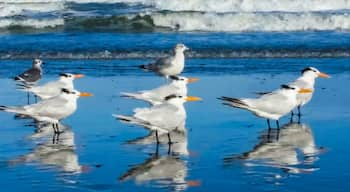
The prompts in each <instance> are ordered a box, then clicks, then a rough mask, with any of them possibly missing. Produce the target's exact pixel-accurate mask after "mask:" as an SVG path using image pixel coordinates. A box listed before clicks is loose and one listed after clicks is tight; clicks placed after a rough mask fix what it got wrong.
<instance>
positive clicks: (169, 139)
mask: <svg viewBox="0 0 350 192" xmlns="http://www.w3.org/2000/svg"><path fill="white" fill-rule="evenodd" d="M168 144H169V145H171V144H172V142H171V138H170V133H169V132H168Z"/></svg>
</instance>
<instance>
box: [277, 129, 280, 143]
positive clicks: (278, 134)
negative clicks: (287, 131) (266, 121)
mask: <svg viewBox="0 0 350 192" xmlns="http://www.w3.org/2000/svg"><path fill="white" fill-rule="evenodd" d="M279 138H280V128H278V129H277V135H276V141H278V140H279Z"/></svg>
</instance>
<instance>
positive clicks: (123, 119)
mask: <svg viewBox="0 0 350 192" xmlns="http://www.w3.org/2000/svg"><path fill="white" fill-rule="evenodd" d="M115 118H116V119H118V120H119V121H124V122H130V121H131V120H130V119H127V118H123V117H115Z"/></svg>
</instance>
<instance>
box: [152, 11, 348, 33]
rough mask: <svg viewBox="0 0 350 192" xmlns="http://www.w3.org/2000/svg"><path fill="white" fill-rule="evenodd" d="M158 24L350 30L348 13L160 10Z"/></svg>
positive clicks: (155, 20) (188, 28)
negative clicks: (174, 11)
mask: <svg viewBox="0 0 350 192" xmlns="http://www.w3.org/2000/svg"><path fill="white" fill-rule="evenodd" d="M152 19H153V23H154V25H155V26H158V27H168V28H171V29H176V30H179V31H237V32H241V31H310V30H320V31H322V30H350V15H349V14H348V13H283V12H277V13H228V14H214V13H198V12H183V13H182V14H178V13H173V12H172V13H158V14H154V15H152Z"/></svg>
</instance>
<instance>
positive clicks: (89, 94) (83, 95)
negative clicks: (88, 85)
mask: <svg viewBox="0 0 350 192" xmlns="http://www.w3.org/2000/svg"><path fill="white" fill-rule="evenodd" d="M90 96H92V94H91V93H84V92H82V93H80V97H90Z"/></svg>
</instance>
